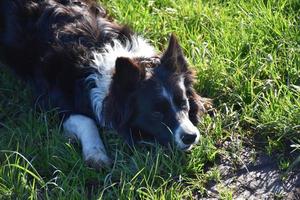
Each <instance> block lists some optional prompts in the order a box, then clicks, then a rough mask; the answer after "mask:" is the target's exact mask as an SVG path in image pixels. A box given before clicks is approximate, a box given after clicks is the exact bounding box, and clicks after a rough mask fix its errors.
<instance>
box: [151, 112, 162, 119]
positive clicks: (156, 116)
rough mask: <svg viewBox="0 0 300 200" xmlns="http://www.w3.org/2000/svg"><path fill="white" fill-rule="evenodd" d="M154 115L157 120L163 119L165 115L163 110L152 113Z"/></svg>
mask: <svg viewBox="0 0 300 200" xmlns="http://www.w3.org/2000/svg"><path fill="white" fill-rule="evenodd" d="M152 117H153V119H155V120H162V119H163V117H164V116H163V114H162V113H161V112H158V111H156V112H153V113H152Z"/></svg>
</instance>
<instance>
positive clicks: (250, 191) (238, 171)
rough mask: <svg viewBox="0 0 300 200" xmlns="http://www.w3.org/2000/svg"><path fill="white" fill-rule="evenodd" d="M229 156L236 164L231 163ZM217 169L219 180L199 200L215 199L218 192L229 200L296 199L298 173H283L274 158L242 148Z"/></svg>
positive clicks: (299, 181)
mask: <svg viewBox="0 0 300 200" xmlns="http://www.w3.org/2000/svg"><path fill="white" fill-rule="evenodd" d="M227 145H228V146H230V148H232V146H233V145H232V144H231V143H228V144H227ZM233 157H235V160H236V161H238V162H233V159H232V158H233ZM217 168H218V170H219V171H220V173H221V179H220V181H218V182H215V181H211V182H210V183H209V184H208V186H207V196H206V197H205V198H201V199H219V198H220V196H221V193H222V192H223V193H224V192H227V194H229V195H230V196H231V197H232V198H233V199H248V200H251V199H300V170H299V169H295V170H294V171H292V172H289V173H287V172H283V171H282V170H280V169H279V168H278V163H277V159H276V155H272V156H268V155H266V154H265V153H262V152H257V151H254V150H253V149H250V148H244V149H243V150H242V151H241V152H239V153H233V154H231V155H224V156H222V157H221V159H220V164H219V166H218V167H217Z"/></svg>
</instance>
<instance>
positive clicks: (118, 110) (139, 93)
mask: <svg viewBox="0 0 300 200" xmlns="http://www.w3.org/2000/svg"><path fill="white" fill-rule="evenodd" d="M159 61H160V62H159V64H157V66H156V67H152V68H151V67H149V68H147V67H144V66H142V65H141V64H140V63H139V62H137V61H135V60H132V59H129V58H123V57H121V58H118V59H117V60H116V72H115V74H114V77H113V84H112V88H111V90H112V91H111V95H110V98H111V99H110V100H109V101H110V103H111V105H113V107H112V106H110V108H111V110H107V112H108V114H109V115H111V116H112V117H113V118H114V120H113V121H114V122H115V123H114V126H115V127H116V129H117V131H118V132H119V133H120V134H121V135H123V136H124V137H125V138H126V139H127V141H129V142H130V143H131V142H133V141H134V140H136V139H137V138H140V137H142V138H145V137H150V138H152V139H155V140H157V141H158V142H160V143H161V144H164V145H167V144H168V143H172V142H173V141H175V144H176V145H177V146H178V147H179V148H180V149H182V150H187V149H190V148H191V147H192V146H193V145H194V144H196V143H197V142H198V141H199V137H200V133H199V130H198V129H197V127H196V125H197V123H198V122H199V117H200V116H201V114H202V113H203V112H204V111H205V109H204V106H203V102H202V98H201V97H200V96H198V95H197V94H196V92H195V91H194V89H193V80H194V76H193V72H192V71H191V70H190V69H189V68H188V64H187V62H186V59H185V57H184V55H183V52H182V49H181V47H180V45H179V43H178V41H177V39H176V37H175V36H174V35H172V36H171V38H170V41H169V46H168V48H167V50H166V51H165V52H164V54H163V55H162V56H161V57H160V58H159Z"/></svg>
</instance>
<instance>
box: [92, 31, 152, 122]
mask: <svg viewBox="0 0 300 200" xmlns="http://www.w3.org/2000/svg"><path fill="white" fill-rule="evenodd" d="M93 54H94V60H93V64H92V65H91V67H93V68H95V69H97V72H96V73H94V74H92V75H90V76H88V77H87V81H94V83H95V85H96V87H94V88H92V89H91V90H90V101H91V105H92V109H93V112H94V115H95V117H96V119H97V120H98V123H99V124H100V125H101V126H103V127H104V126H107V124H106V122H105V119H104V117H103V115H102V114H103V113H102V110H103V101H104V99H105V97H106V96H107V95H108V92H109V87H110V84H111V81H112V76H113V73H114V71H115V63H116V60H117V58H118V57H127V58H134V57H145V58H148V57H153V56H155V55H156V53H155V50H154V48H153V47H152V46H151V45H150V44H149V43H148V42H147V41H146V40H145V39H143V38H141V37H138V36H134V37H132V41H127V42H126V44H125V45H124V44H122V43H121V42H120V41H119V40H113V42H111V43H109V44H107V45H105V47H104V48H103V49H102V51H101V52H97V51H95V52H94V53H93Z"/></svg>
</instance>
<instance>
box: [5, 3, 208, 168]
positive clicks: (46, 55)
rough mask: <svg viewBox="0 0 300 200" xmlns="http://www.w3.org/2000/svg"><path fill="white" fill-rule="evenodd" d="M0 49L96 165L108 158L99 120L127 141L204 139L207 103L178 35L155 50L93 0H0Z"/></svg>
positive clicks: (184, 146) (186, 144)
mask: <svg viewBox="0 0 300 200" xmlns="http://www.w3.org/2000/svg"><path fill="white" fill-rule="evenodd" d="M0 51H1V55H0V56H1V57H2V61H3V62H4V63H6V64H7V65H8V66H10V67H11V68H12V69H13V70H14V71H15V72H16V74H18V75H19V76H20V77H22V79H23V80H25V81H26V82H28V83H29V84H30V85H31V86H32V88H33V89H34V94H35V95H36V97H35V98H36V102H37V103H38V105H39V106H40V107H41V108H42V109H50V108H57V109H58V111H59V113H60V115H61V118H62V119H63V128H64V131H65V132H66V134H67V135H69V136H72V137H74V138H77V139H78V140H79V141H80V142H81V145H82V151H83V157H84V160H85V161H86V162H87V163H89V164H90V165H91V166H93V167H96V168H97V167H102V166H106V165H109V164H110V163H111V160H110V158H109V156H107V152H106V150H105V147H104V145H103V142H102V141H101V138H100V136H99V133H98V130H97V125H98V126H100V127H106V128H112V129H114V130H116V131H117V132H118V133H119V134H120V135H121V136H123V137H124V139H125V140H126V141H127V143H128V144H134V143H135V142H137V141H140V140H141V139H144V138H147V139H153V140H156V141H158V142H159V143H161V144H162V145H168V144H170V143H174V144H176V146H177V147H178V148H179V149H181V150H189V149H191V148H192V146H193V145H195V144H196V143H197V142H198V141H199V137H200V133H199V130H198V129H197V127H196V125H197V123H198V122H199V119H200V117H201V115H202V114H203V113H204V112H205V111H206V108H205V104H206V103H207V100H206V99H205V98H202V97H200V96H199V95H197V94H196V92H195V90H194V89H193V80H194V73H193V72H192V70H191V69H189V68H188V63H187V61H186V59H185V57H184V55H183V51H182V49H181V47H180V45H179V43H178V41H177V39H176V37H175V36H174V35H171V37H170V39H169V44H168V47H167V49H166V50H165V51H164V52H162V53H158V52H156V51H155V49H154V48H153V47H152V46H151V45H150V44H149V43H148V41H147V40H145V39H144V38H142V37H140V36H138V35H137V34H135V33H133V32H132V31H131V30H130V29H129V28H128V27H126V26H122V25H119V24H117V23H115V22H114V21H113V20H112V19H111V18H109V17H108V16H107V13H106V11H105V10H104V9H103V8H102V7H101V6H100V5H98V4H97V3H96V2H94V1H92V0H1V1H0Z"/></svg>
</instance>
